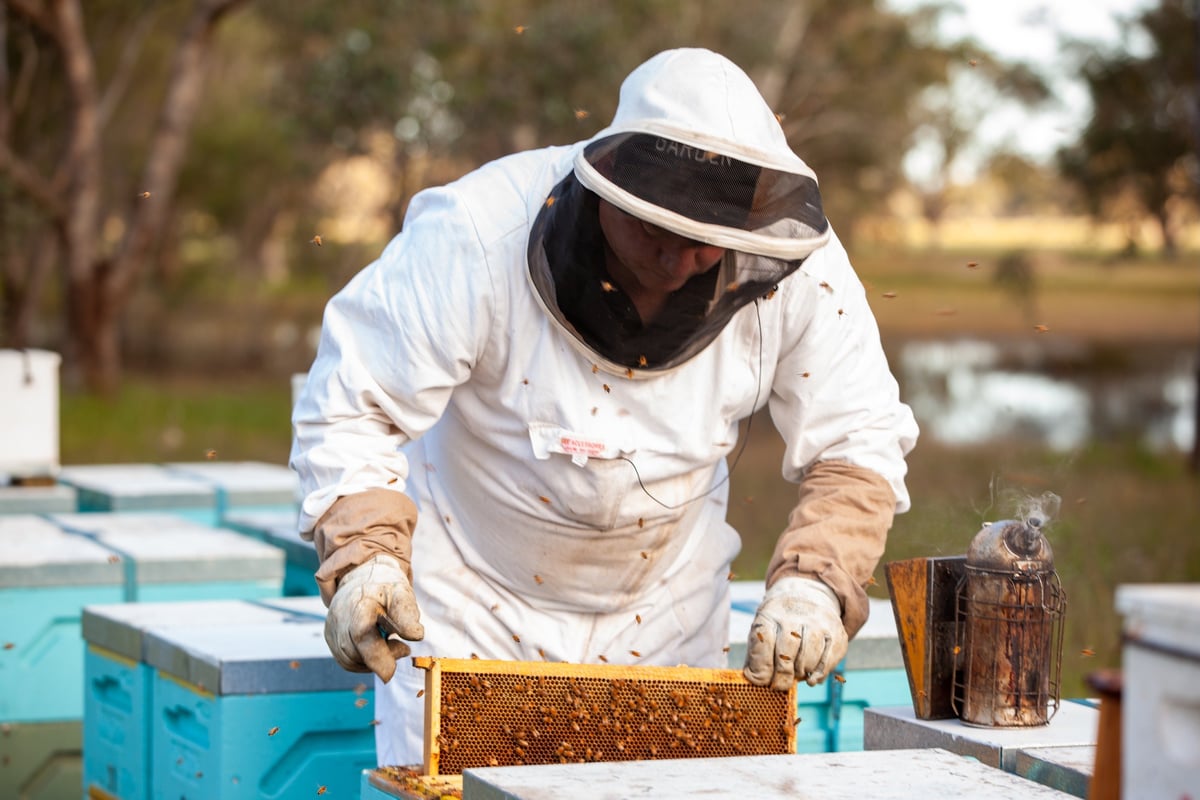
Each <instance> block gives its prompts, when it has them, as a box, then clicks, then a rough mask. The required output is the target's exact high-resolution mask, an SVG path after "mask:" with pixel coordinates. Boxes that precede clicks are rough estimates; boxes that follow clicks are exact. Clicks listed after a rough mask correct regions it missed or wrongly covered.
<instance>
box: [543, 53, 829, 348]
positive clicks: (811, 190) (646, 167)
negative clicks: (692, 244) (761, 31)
mask: <svg viewBox="0 0 1200 800" xmlns="http://www.w3.org/2000/svg"><path fill="white" fill-rule="evenodd" d="M576 182H577V184H578V185H582V186H583V187H584V188H586V189H587V190H590V191H591V192H592V193H594V194H595V195H597V196H599V198H601V199H603V200H605V201H607V202H609V203H611V204H612V205H614V206H616V207H618V208H620V209H621V210H623V211H625V212H626V213H628V214H631V215H633V216H635V217H638V218H639V219H642V220H644V221H646V222H649V223H651V224H654V225H657V226H659V227H662V228H666V229H667V230H670V231H672V232H674V233H677V234H679V235H681V236H684V237H687V238H688V239H694V240H697V241H700V242H705V243H708V244H711V245H716V246H719V247H723V248H726V249H727V253H726V255H725V258H724V259H723V260H722V262H721V265H720V267H719V275H717V276H715V277H716V280H715V281H711V284H712V293H711V297H709V298H707V299H708V302H707V304H706V307H705V308H704V310H703V312H702V314H701V316H702V319H697V320H696V321H695V322H694V324H687V325H682V326H679V325H676V326H673V329H672V330H671V331H659V332H658V335H657V337H656V338H657V339H658V340H664V339H665V340H668V341H665V342H661V346H660V347H658V348H656V350H657V351H658V352H657V353H656V354H655V357H654V358H652V359H647V358H645V357H644V356H642V355H640V354H639V355H637V356H636V359H637V363H636V365H637V366H642V367H648V368H650V369H655V368H657V369H663V368H667V367H670V366H673V365H675V364H678V363H680V362H681V361H683V360H686V359H687V358H690V357H691V356H693V355H695V354H696V353H698V352H699V351H700V350H702V349H703V348H704V347H705V346H706V345H707V344H708V343H710V342H711V341H712V340H713V339H714V338H715V337H716V335H717V334H718V333H720V330H721V328H723V327H724V325H725V324H726V323H727V322H728V321H729V319H730V317H731V316H732V315H733V313H734V312H735V311H736V310H737V309H738V308H740V307H742V306H744V305H745V304H746V303H748V302H751V301H752V300H754V299H755V298H757V297H761V296H763V295H765V294H768V293H769V292H770V291H771V289H772V288H773V287H774V286H775V285H776V284H777V283H778V282H779V281H780V280H781V279H782V278H783V277H785V276H786V275H788V274H790V273H791V272H793V271H795V270H796V269H797V268H798V267H799V266H800V262H801V261H803V259H804V258H806V257H807V256H808V255H809V254H810V253H812V252H813V251H814V250H816V249H817V248H819V247H820V246H821V245H823V244H824V243H825V242H826V241H827V240H828V238H829V224H828V222H827V221H826V219H825V215H824V212H823V211H822V209H821V195H820V192H819V190H818V188H817V179H816V175H815V174H814V173H813V171H812V170H811V169H809V167H808V165H807V164H805V163H804V161H802V160H801V159H800V158H799V157H798V156H797V155H796V154H795V153H793V152H792V150H791V148H790V147H788V143H787V139H786V137H785V136H784V133H783V129H782V128H781V127H780V125H779V121H778V119H777V118H776V116H775V114H774V112H773V111H772V110H771V108H770V107H769V106H768V105H767V103H766V101H765V100H764V99H763V97H762V95H760V94H759V92H758V89H757V88H756V87H755V85H754V83H753V82H752V81H751V80H750V78H749V76H747V75H746V74H745V73H744V72H743V71H742V70H741V69H740V68H739V67H738V66H737V65H735V64H734V63H733V62H731V61H729V60H728V59H726V58H725V57H723V56H721V55H718V54H717V53H714V52H711V51H709V50H703V49H698V48H686V49H678V50H668V51H665V52H662V53H659V54H658V55H656V56H654V57H653V58H651V59H650V60H649V61H646V62H645V63H644V64H642V65H641V66H639V67H638V68H637V69H635V70H634V71H633V72H632V73H630V75H629V76H628V77H627V78H626V79H625V81H624V83H623V84H622V85H621V94H620V101H619V103H618V107H617V112H616V115H615V116H614V117H613V120H612V123H611V124H610V125H609V126H608V127H607V128H605V129H604V130H602V131H601V132H600V133H598V134H597V135H596V136H595V137H593V138H592V139H591V140H589V141H588V142H586V143H584V144H583V146H582V147H580V148H579V149H578V151H577V154H576V157H575V161H574V171H573V179H572V178H568V179H567V180H566V181H564V182H563V183H562V184H560V185H559V186H558V187H556V189H555V193H556V195H561V197H557V196H552V197H553V198H554V199H552V200H550V201H549V202H548V204H547V206H546V207H545V208H544V209H543V212H542V213H541V215H540V217H539V221H538V225H535V230H534V240H533V241H531V246H530V262H531V263H530V266H531V275H532V277H533V279H534V284H535V286H537V288H538V291H539V294H540V295H541V297H542V299H543V302H544V303H545V304H546V305H547V307H548V309H549V310H550V311H551V313H553V314H554V315H555V316H556V317H557V318H558V319H559V320H560V322H565V320H564V318H563V315H562V313H561V310H560V309H559V308H558V304H557V303H556V302H555V301H554V298H555V295H556V294H557V291H556V289H555V287H556V286H558V287H559V288H561V286H560V284H561V282H562V280H563V279H564V278H566V277H567V276H566V275H565V273H564V270H568V269H570V266H569V265H568V264H566V263H555V262H556V261H559V262H563V261H565V260H570V259H564V258H562V254H561V253H559V257H558V258H557V259H556V257H555V249H554V248H553V247H546V248H543V247H542V246H541V245H542V242H540V241H539V240H538V236H539V232H540V233H541V234H545V232H546V231H547V229H548V228H549V229H551V230H554V229H557V230H559V231H560V234H559V235H560V237H561V236H562V234H561V231H562V230H563V229H564V228H566V227H570V225H571V223H570V221H569V220H568V219H562V218H561V217H562V216H563V215H569V214H572V213H581V212H580V210H579V207H580V206H581V205H583V206H586V205H587V204H586V203H580V202H570V201H571V200H572V199H573V194H579V193H580V192H578V187H577V185H573V184H575V183H576ZM558 199H562V200H565V201H568V202H564V203H562V207H561V209H559V210H558V211H557V212H556V211H555V206H556V205H557V202H556V201H557V200H558ZM556 215H557V216H559V217H560V219H557V220H555V219H553V218H554V217H555V216H556ZM693 316H694V315H693ZM566 327H568V328H569V329H571V330H572V331H573V332H574V333H575V334H576V336H577V337H579V338H581V339H582V340H584V341H586V342H588V343H589V344H590V345H591V346H592V348H593V349H597V350H599V351H600V355H602V356H604V357H606V358H609V359H611V360H614V361H616V362H617V363H619V364H626V365H630V366H634V364H631V363H630V362H631V361H632V360H633V359H634V358H635V356H633V355H631V354H630V353H628V352H620V351H621V349H622V348H621V347H619V346H616V347H614V346H607V347H606V346H605V344H604V342H603V341H599V340H600V339H603V338H605V337H603V336H599V337H598V336H597V335H596V332H595V331H592V332H590V333H588V332H582V335H581V332H580V331H577V330H575V329H574V328H573V327H572V325H571V324H570V323H566ZM680 328H685V329H686V330H680ZM643 349H644V348H643ZM614 350H616V352H614Z"/></svg>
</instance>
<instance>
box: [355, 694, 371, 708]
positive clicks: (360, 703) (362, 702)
mask: <svg viewBox="0 0 1200 800" xmlns="http://www.w3.org/2000/svg"><path fill="white" fill-rule="evenodd" d="M369 702H371V701H370V700H368V699H367V698H365V697H360V698H358V699H357V700H355V701H354V707H355V708H366V707H367V703H369Z"/></svg>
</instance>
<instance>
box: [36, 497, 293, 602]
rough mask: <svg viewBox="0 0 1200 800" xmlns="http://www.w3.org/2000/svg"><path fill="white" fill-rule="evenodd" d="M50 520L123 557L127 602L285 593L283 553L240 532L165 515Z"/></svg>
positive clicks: (55, 517)
mask: <svg viewBox="0 0 1200 800" xmlns="http://www.w3.org/2000/svg"><path fill="white" fill-rule="evenodd" d="M49 519H50V520H51V521H53V522H54V523H55V524H56V525H59V526H60V527H62V528H63V529H64V530H67V531H71V532H74V533H76V534H79V535H81V536H83V537H87V538H90V539H92V540H93V541H95V542H97V543H99V544H101V545H103V546H104V547H106V548H108V549H109V550H111V551H113V552H114V553H117V554H118V555H119V556H120V557H121V563H122V565H123V566H124V568H125V573H126V596H125V598H124V599H125V600H127V601H136V600H140V601H165V600H220V599H254V598H259V597H279V596H280V595H281V594H282V591H283V568H284V553H283V551H282V550H280V549H279V548H277V547H274V546H272V545H269V544H267V543H265V542H260V541H257V540H255V539H253V538H251V537H249V536H246V535H244V534H240V533H238V532H237V531H232V530H227V529H224V528H212V527H209V526H207V525H203V524H201V523H198V522H192V521H190V520H187V519H184V518H181V517H177V516H175V515H174V514H163V513H159V514H149V513H101V512H96V513H78V514H54V515H51V516H50V517H49Z"/></svg>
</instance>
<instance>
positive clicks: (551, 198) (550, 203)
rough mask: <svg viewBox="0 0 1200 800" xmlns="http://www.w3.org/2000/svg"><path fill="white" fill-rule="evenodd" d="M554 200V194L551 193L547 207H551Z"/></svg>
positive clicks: (547, 199)
mask: <svg viewBox="0 0 1200 800" xmlns="http://www.w3.org/2000/svg"><path fill="white" fill-rule="evenodd" d="M554 200H555V198H554V195H550V196H549V197H547V198H546V208H549V207H550V206H552V205H554Z"/></svg>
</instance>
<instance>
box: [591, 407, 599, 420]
mask: <svg viewBox="0 0 1200 800" xmlns="http://www.w3.org/2000/svg"><path fill="white" fill-rule="evenodd" d="M599 410H600V407H599V406H592V416H593V417H594V416H596V412H598V411H599Z"/></svg>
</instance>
